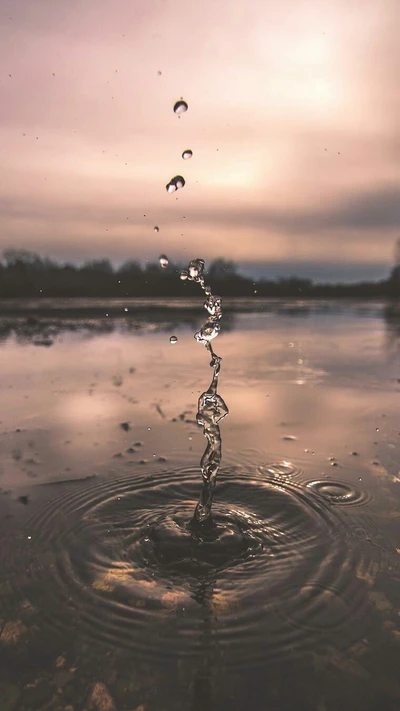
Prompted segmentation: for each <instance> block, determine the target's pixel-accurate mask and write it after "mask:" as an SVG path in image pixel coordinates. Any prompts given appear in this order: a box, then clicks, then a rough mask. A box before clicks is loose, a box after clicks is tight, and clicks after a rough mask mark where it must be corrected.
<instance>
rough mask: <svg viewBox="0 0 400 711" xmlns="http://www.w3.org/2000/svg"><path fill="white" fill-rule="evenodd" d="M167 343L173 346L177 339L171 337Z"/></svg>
mask: <svg viewBox="0 0 400 711" xmlns="http://www.w3.org/2000/svg"><path fill="white" fill-rule="evenodd" d="M169 342H170V343H172V345H175V343H178V339H177V337H176V336H171V338H170V339H169Z"/></svg>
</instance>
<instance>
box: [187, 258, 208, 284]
mask: <svg viewBox="0 0 400 711" xmlns="http://www.w3.org/2000/svg"><path fill="white" fill-rule="evenodd" d="M203 269H204V260H203V259H199V258H197V259H192V261H191V262H190V264H189V267H188V272H189V277H190V278H191V279H193V280H194V281H198V280H199V279H200V277H201V276H202V274H203Z"/></svg>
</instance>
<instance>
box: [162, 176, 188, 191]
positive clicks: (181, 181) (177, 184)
mask: <svg viewBox="0 0 400 711" xmlns="http://www.w3.org/2000/svg"><path fill="white" fill-rule="evenodd" d="M184 185H185V178H182V176H181V175H176V176H175V178H172V179H171V180H170V181H169V183H167V185H166V186H165V189H166V191H167V193H174V192H175V191H176V190H179V188H183V187H184Z"/></svg>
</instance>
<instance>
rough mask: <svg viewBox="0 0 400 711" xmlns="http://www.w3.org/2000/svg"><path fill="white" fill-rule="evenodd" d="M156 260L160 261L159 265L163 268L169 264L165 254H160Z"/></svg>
mask: <svg viewBox="0 0 400 711" xmlns="http://www.w3.org/2000/svg"><path fill="white" fill-rule="evenodd" d="M158 261H159V262H160V266H161V267H162V268H163V269H166V268H167V266H168V264H169V260H168V257H167V256H166V255H165V254H160V256H159V258H158Z"/></svg>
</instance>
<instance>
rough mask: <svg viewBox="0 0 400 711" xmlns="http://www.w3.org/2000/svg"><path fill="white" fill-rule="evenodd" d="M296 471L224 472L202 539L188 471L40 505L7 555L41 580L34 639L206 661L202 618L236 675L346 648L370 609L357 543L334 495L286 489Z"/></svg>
mask: <svg viewBox="0 0 400 711" xmlns="http://www.w3.org/2000/svg"><path fill="white" fill-rule="evenodd" d="M292 471H293V474H294V475H296V471H297V470H295V468H294V467H292V466H291V465H289V463H283V464H282V463H281V464H278V465H268V466H267V465H265V466H264V465H262V466H259V467H257V466H253V467H250V466H247V467H245V466H236V467H229V468H228V469H227V470H225V472H224V473H221V475H220V476H219V479H218V484H217V492H216V498H215V503H214V506H213V520H214V522H213V525H212V526H210V527H209V528H208V529H206V530H202V531H199V530H198V529H196V528H193V526H192V525H191V519H192V516H193V511H194V507H195V505H196V503H197V497H198V493H199V489H200V476H199V472H198V470H197V469H195V468H193V469H175V470H167V469H165V470H163V471H161V472H158V473H157V474H155V473H150V474H149V473H147V474H146V473H142V472H141V473H140V475H129V476H123V477H120V478H118V479H115V478H113V479H111V478H110V479H109V480H107V481H100V482H99V481H97V480H96V481H84V482H80V483H79V484H76V485H74V486H73V485H65V486H62V487H61V488H59V487H58V488H57V494H56V495H53V496H51V497H50V496H47V498H46V500H45V501H44V502H42V504H41V505H39V504H38V505H37V506H36V509H35V510H34V512H33V514H32V515H31V517H30V519H29V521H28V522H27V525H26V530H25V532H24V536H25V537H24V540H23V543H21V542H20V545H19V548H18V550H17V552H16V554H15V555H14V558H13V560H14V562H16V560H18V565H19V567H20V569H22V570H23V571H24V575H25V576H26V575H28V577H29V579H30V580H34V581H36V582H38V583H39V586H38V589H40V591H41V592H40V595H41V596H42V597H41V604H40V610H41V633H42V634H43V635H49V636H51V635H53V634H54V633H55V632H57V631H58V632H59V633H60V634H62V635H64V636H65V635H66V634H72V633H73V634H75V635H76V634H79V635H82V636H83V637H84V638H87V639H89V640H98V641H99V642H102V643H106V644H108V645H113V646H114V647H116V648H126V649H129V650H131V651H132V652H133V653H135V654H137V655H141V657H143V656H144V657H146V658H149V659H151V660H154V661H155V660H157V659H159V660H163V659H165V658H166V657H169V658H171V657H173V656H176V657H178V656H181V655H182V654H186V655H199V654H200V655H201V654H203V653H204V651H205V649H206V647H207V644H209V635H206V634H204V629H205V628H207V629H209V627H210V621H211V624H212V629H213V636H212V638H213V644H214V645H216V646H217V647H218V649H220V650H221V651H222V652H223V654H224V663H225V664H227V665H232V666H238V667H243V666H251V665H254V664H256V663H258V662H261V663H264V662H265V661H268V660H270V661H276V660H277V659H280V658H283V657H286V656H288V655H290V656H293V655H296V654H301V653H302V651H303V650H304V649H305V648H308V647H310V646H312V645H315V644H316V642H318V641H324V642H326V641H327V640H329V641H330V643H336V644H337V645H339V646H342V647H345V646H346V645H348V644H350V643H352V642H353V641H354V640H355V639H357V638H358V637H359V636H360V634H364V632H365V630H364V627H365V616H366V613H367V611H368V601H367V595H366V586H365V582H364V581H362V580H360V579H359V578H358V577H357V576H356V575H355V574H354V570H355V568H356V566H357V560H358V556H359V550H358V545H357V544H358V543H359V539H357V537H353V536H352V533H351V531H349V529H348V528H347V526H346V525H345V523H344V521H343V520H342V518H341V515H340V511H339V509H338V508H336V507H332V506H331V505H330V504H331V500H330V499H329V500H326V499H327V498H329V497H327V496H326V495H321V492H320V491H319V487H315V483H314V482H311V484H309V485H307V486H304V485H301V484H299V483H296V482H295V481H291V478H290V477H291V476H292ZM317 483H318V482H317ZM323 484H324V485H325V484H327V482H325V481H324V482H323ZM328 484H329V482H328ZM334 484H337V483H336V482H334ZM49 489H51V487H48V490H49ZM342 491H343V492H344V493H343V496H345V493H346V492H345V490H344V489H343V490H342ZM337 498H338V497H337V496H336V497H333V499H332V503H340V502H339V501H338V500H337ZM356 500H358V497H356ZM346 502H347V500H346ZM32 505H33V504H32ZM25 534H26V535H25ZM28 535H29V536H30V537H31V538H30V540H29V546H27V543H26V538H27V537H28ZM28 549H29V552H28ZM363 555H364V556H365V552H364V553H363ZM368 555H370V553H369V551H368ZM371 555H372V553H371ZM366 564H367V562H366V563H365V565H366ZM27 571H28V572H27Z"/></svg>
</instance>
